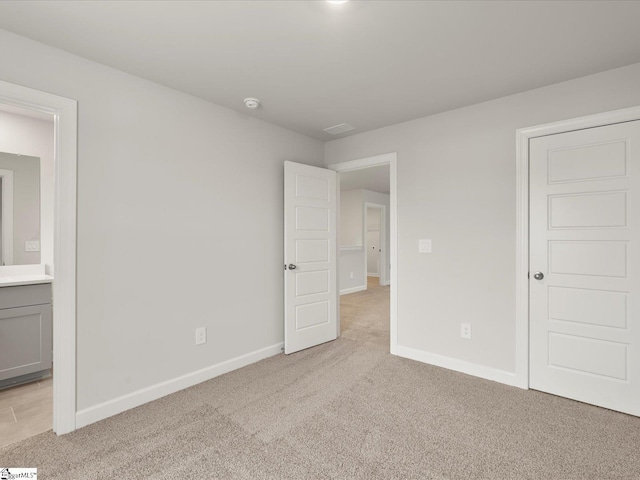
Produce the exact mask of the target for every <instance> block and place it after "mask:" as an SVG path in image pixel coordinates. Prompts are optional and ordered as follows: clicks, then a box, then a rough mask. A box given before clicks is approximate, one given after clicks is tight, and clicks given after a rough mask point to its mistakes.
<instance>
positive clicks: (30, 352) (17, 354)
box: [0, 305, 52, 381]
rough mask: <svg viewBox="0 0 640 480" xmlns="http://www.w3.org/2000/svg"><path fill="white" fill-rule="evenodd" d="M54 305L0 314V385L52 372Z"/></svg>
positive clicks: (12, 310)
mask: <svg viewBox="0 0 640 480" xmlns="http://www.w3.org/2000/svg"><path fill="white" fill-rule="evenodd" d="M51 351H52V316H51V305H34V306H31V307H19V308H7V309H4V310H0V381H1V380H4V379H7V378H12V377H16V376H19V375H26V374H29V373H34V372H39V371H41V370H47V369H49V368H51V363H52V362H51V360H52V359H51Z"/></svg>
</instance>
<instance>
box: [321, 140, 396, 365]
mask: <svg viewBox="0 0 640 480" xmlns="http://www.w3.org/2000/svg"><path fill="white" fill-rule="evenodd" d="M397 164H398V154H397V153H396V152H390V153H385V154H382V155H376V156H373V157H365V158H360V159H358V160H351V161H348V162H342V163H334V164H332V165H329V166H328V167H327V168H329V169H331V170H335V171H336V172H338V173H340V172H348V171H352V170H362V169H364V168H369V167H377V166H379V165H389V229H390V232H389V243H390V245H389V249H388V251H389V260H388V261H389V263H390V264H391V270H390V276H391V279H390V280H391V285H390V290H391V292H390V296H391V298H390V303H391V306H390V311H389V317H390V323H389V327H390V335H389V351H390V352H391V354H393V355H397V354H398V183H397V178H398V174H397V172H398V170H397V168H398V165H397ZM336 195H337V197H338V205H337V208H338V212H340V175H338V178H337V186H336ZM364 228H365V229H366V226H365V227H364ZM338 235H340V225H338ZM338 238H339V237H338ZM339 249H340V242H336V252H335V255H336V259H337V261H338V267H337V269H336V272H335V275H336V281H337V276H338V272H339V270H340V255H339V253H340V251H339ZM365 260H366V257H365ZM365 269H366V262H365ZM365 281H366V277H365ZM336 290H337V291H336V297H337V298H336V308H337V309H338V312H337V319H338V322H337V324H338V327H337V328H338V332H337V335H338V336H340V288H337V289H336Z"/></svg>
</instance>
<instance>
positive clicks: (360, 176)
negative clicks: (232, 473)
mask: <svg viewBox="0 0 640 480" xmlns="http://www.w3.org/2000/svg"><path fill="white" fill-rule="evenodd" d="M356 188H364V189H365V190H372V191H374V192H379V193H389V165H380V166H377V167H369V168H363V169H360V170H351V171H347V172H341V173H340V190H354V189H356Z"/></svg>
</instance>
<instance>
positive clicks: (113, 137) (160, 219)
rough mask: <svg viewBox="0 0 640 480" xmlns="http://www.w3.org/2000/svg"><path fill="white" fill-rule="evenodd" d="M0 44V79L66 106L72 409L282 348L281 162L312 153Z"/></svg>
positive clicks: (50, 51)
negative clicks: (71, 174)
mask: <svg viewBox="0 0 640 480" xmlns="http://www.w3.org/2000/svg"><path fill="white" fill-rule="evenodd" d="M0 44H1V45H2V49H0V65H2V69H0V80H4V81H8V82H12V83H16V84H19V85H24V86H27V87H31V88H35V89H39V90H43V91H46V92H50V93H54V94H57V95H61V96H65V97H69V98H73V99H76V100H78V112H79V116H78V121H79V129H78V259H77V275H78V287H77V312H78V316H77V330H78V338H77V346H78V357H77V359H78V368H77V380H78V392H77V404H78V409H80V410H82V409H88V408H89V407H92V406H96V405H97V404H100V403H101V402H108V401H110V400H113V399H114V398H116V397H120V396H123V395H127V394H130V393H132V392H135V391H138V390H139V389H143V388H145V387H149V386H153V385H156V384H158V383H159V382H164V381H169V380H172V379H175V378H176V377H179V376H181V375H185V374H188V373H191V372H194V371H197V370H199V369H202V368H206V367H208V366H210V365H215V364H218V363H220V362H223V361H226V360H228V359H231V358H234V357H237V356H240V355H243V354H246V353H249V352H253V351H256V350H258V349H262V348H265V347H269V346H272V345H276V344H278V343H280V342H282V341H283V305H282V298H283V287H282V265H283V261H284V260H283V248H282V245H283V215H282V208H283V197H282V191H283V162H284V161H285V160H292V161H297V162H301V163H307V164H315V165H321V164H322V156H323V147H322V143H321V142H319V141H317V140H313V139H310V138H308V137H305V136H302V135H300V134H297V133H294V132H291V131H289V130H286V129H283V128H280V127H277V126H274V125H272V124H268V123H265V122H262V121H260V120H258V119H255V118H253V117H250V116H248V115H243V114H240V113H237V112H235V111H231V110H228V109H225V108H223V107H220V106H217V105H214V104H212V103H209V102H206V101H204V100H200V99H197V98H194V97H191V96H189V95H186V94H183V93H179V92H177V91H174V90H171V89H169V88H165V87H163V86H160V85H157V84H154V83H151V82H148V81H145V80H142V79H140V78H137V77H133V76H131V75H127V74H125V73H122V72H119V71H116V70H113V69H110V68H107V67H104V66H101V65H98V64H96V63H93V62H90V61H87V60H84V59H82V58H79V57H76V56H73V55H69V54H67V53H64V52H62V51H60V50H57V49H54V48H50V47H47V46H44V45H42V44H39V43H36V42H33V41H30V40H27V39H25V38H22V37H19V36H16V35H13V34H10V33H8V32H5V31H0ZM238 101H242V99H238ZM249 298H250V301H248V299H249ZM199 326H206V327H207V328H208V341H207V343H206V344H204V345H201V346H198V347H196V346H195V345H194V330H195V328H196V327H199Z"/></svg>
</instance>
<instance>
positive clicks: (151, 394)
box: [76, 343, 284, 428]
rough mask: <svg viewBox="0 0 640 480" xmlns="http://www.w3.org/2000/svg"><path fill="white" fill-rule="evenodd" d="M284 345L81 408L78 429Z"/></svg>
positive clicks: (237, 365)
mask: <svg viewBox="0 0 640 480" xmlns="http://www.w3.org/2000/svg"><path fill="white" fill-rule="evenodd" d="M283 345H284V344H283V343H278V344H276V345H271V346H270V347H266V348H262V349H260V350H256V351H255V352H251V353H247V354H245V355H241V356H239V357H235V358H232V359H230V360H227V361H224V362H221V363H218V364H216V365H212V366H210V367H207V368H203V369H201V370H197V371H195V372H192V373H187V374H186V375H182V376H181V377H177V378H174V379H172V380H167V381H165V382H161V383H158V384H156V385H151V386H150V387H146V388H143V389H140V390H137V391H135V392H132V393H129V394H127V395H123V396H121V397H118V398H114V399H113V400H109V401H107V402H104V403H100V404H98V405H94V406H93V407H89V408H86V409H84V410H80V411H79V412H77V413H76V428H81V427H85V426H87V425H90V424H92V423H95V422H97V421H99V420H104V419H105V418H108V417H111V416H113V415H117V414H118V413H122V412H124V411H126V410H129V409H131V408H134V407H138V406H140V405H143V404H145V403H148V402H151V401H153V400H157V399H158V398H161V397H164V396H166V395H169V394H172V393H175V392H178V391H180V390H184V389H185V388H189V387H192V386H194V385H197V384H198V383H202V382H206V381H207V380H211V379H212V378H215V377H217V376H219V375H223V374H225V373H228V372H231V371H233V370H237V369H238V368H242V367H244V366H246V365H250V364H252V363H255V362H258V361H260V360H263V359H265V358H268V357H272V356H274V355H277V354H279V353H282V347H283Z"/></svg>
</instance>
